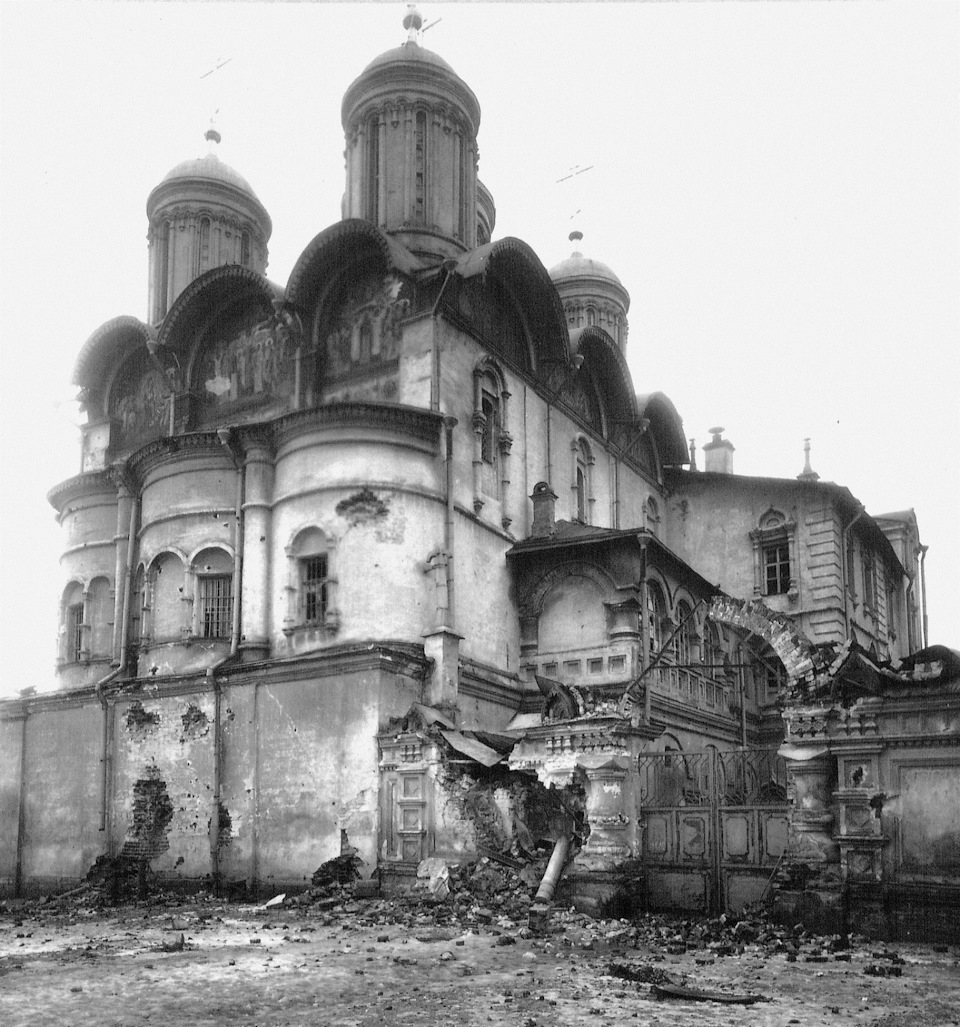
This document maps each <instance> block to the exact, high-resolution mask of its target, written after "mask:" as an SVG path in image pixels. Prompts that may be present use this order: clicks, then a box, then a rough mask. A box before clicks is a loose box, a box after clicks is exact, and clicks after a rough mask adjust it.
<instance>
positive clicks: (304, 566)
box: [283, 527, 339, 636]
mask: <svg viewBox="0 0 960 1027" xmlns="http://www.w3.org/2000/svg"><path fill="white" fill-rule="evenodd" d="M286 552H287V559H288V564H289V566H288V582H287V593H288V599H289V601H288V605H287V616H286V618H285V619H284V629H283V630H284V633H285V634H287V635H288V636H289V635H291V634H293V633H294V632H296V631H298V629H311V628H312V629H317V628H319V629H322V630H324V631H334V630H336V628H337V627H338V626H339V617H338V614H337V611H336V607H335V605H334V599H335V594H336V585H337V581H336V578H335V577H334V574H333V557H334V547H333V543H332V541H331V540H330V538H329V536H327V534H326V533H325V532H323V531H321V530H320V529H319V528H314V527H310V528H304V529H303V530H301V531H300V532H298V534H297V535H296V537H295V538H294V540H293V542H292V543H291V544H290V545H289V546H288V547H287V550H286Z"/></svg>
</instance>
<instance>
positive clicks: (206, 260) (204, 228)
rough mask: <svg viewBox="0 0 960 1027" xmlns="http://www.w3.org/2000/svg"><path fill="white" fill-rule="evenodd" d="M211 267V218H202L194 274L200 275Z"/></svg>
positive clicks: (198, 233)
mask: <svg viewBox="0 0 960 1027" xmlns="http://www.w3.org/2000/svg"><path fill="white" fill-rule="evenodd" d="M209 266H210V218H207V217H203V218H200V225H199V228H198V230H197V256H196V259H195V261H194V267H193V271H194V274H196V275H199V274H200V272H201V271H203V270H204V269H205V268H208V267H209Z"/></svg>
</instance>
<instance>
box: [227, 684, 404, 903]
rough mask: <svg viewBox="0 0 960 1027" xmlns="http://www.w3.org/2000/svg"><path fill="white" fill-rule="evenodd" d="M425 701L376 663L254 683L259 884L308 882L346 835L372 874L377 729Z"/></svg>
mask: <svg viewBox="0 0 960 1027" xmlns="http://www.w3.org/2000/svg"><path fill="white" fill-rule="evenodd" d="M419 698H420V684H419V681H416V680H414V679H413V678H412V677H411V676H409V675H408V674H404V673H399V674H393V673H383V672H382V671H381V670H380V669H378V668H376V667H374V666H370V667H369V668H368V669H359V670H353V671H347V672H345V673H343V674H334V675H332V676H324V677H318V678H315V679H304V680H297V681H294V680H291V681H286V682H281V683H276V684H273V683H269V684H268V683H263V684H261V685H260V686H258V695H257V709H258V730H257V735H258V747H257V750H256V760H257V768H258V770H257V774H258V800H257V803H258V809H259V826H258V829H257V830H258V836H259V838H260V842H259V849H258V861H257V862H258V868H259V879H260V883H261V887H263V888H266V889H267V890H269V888H270V887H271V886H273V887H277V888H279V887H281V886H287V885H296V884H301V885H302V884H306V883H308V882H309V879H310V876H311V874H312V873H313V871H314V870H316V869H317V867H318V866H319V865H320V864H321V863H323V862H325V861H326V860H328V859H332V858H333V857H334V856H337V855H339V853H340V848H341V840H342V837H341V832H346V839H345V841H347V842H348V843H349V844H350V845H352V846H353V847H355V848H356V849H357V850H358V851H359V855H360V858H361V859H362V860H363V861H364V863H365V864H366V865H367V867H368V869H369V870H372V869H373V867H374V866H375V865H376V854H377V834H378V830H379V814H378V803H379V794H378V756H379V754H378V751H377V740H376V735H377V731H378V729H379V728H380V727H381V726H385V725H386V723H387V721H388V720H389V718H390V717H391V716H400V715H402V714H403V713H406V711H407V710H408V709H409V707H410V704H411V703H413V702H415V701H417V700H419ZM235 772H236V771H232V773H235Z"/></svg>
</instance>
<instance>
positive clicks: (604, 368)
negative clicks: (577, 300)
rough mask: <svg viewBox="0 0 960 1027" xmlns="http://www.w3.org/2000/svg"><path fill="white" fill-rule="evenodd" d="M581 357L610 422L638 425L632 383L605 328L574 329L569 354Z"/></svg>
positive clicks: (625, 365) (617, 349)
mask: <svg viewBox="0 0 960 1027" xmlns="http://www.w3.org/2000/svg"><path fill="white" fill-rule="evenodd" d="M578 353H579V354H582V356H583V360H584V366H586V367H588V368H589V369H590V370H591V372H592V375H593V379H594V381H595V382H596V384H597V387H598V388H599V390H600V394H601V396H602V397H603V405H604V410H605V413H606V416H607V419H608V422H609V421H617V422H620V423H629V422H632V421H636V419H637V417H638V414H637V404H636V399H635V397H634V393H633V379H632V378H631V377H630V369H629V368H628V367H627V361H626V358H625V357H624V355H623V352H622V351H621V349H620V347H619V346H618V345H617V344H616V343H615V342H614V341H613V339H612V338H611V337H610V336H609V335H608V334H607V333H606V332H605V331H604V330H603V329H602V328H597V327H595V326H590V327H587V328H575V329H574V330H573V331H571V332H570V354H571V356H576V355H577V354H578Z"/></svg>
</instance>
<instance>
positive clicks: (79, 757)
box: [0, 646, 425, 893]
mask: <svg viewBox="0 0 960 1027" xmlns="http://www.w3.org/2000/svg"><path fill="white" fill-rule="evenodd" d="M424 673H425V667H424V661H423V656H422V651H421V652H420V654H419V655H418V653H417V651H416V648H415V647H412V646H411V647H407V649H404V648H403V647H398V648H396V649H394V650H383V649H381V648H380V647H375V646H364V647H362V649H353V650H352V651H347V650H344V651H341V652H340V653H339V654H338V658H337V659H336V660H332V661H330V660H317V661H315V666H314V671H313V673H312V674H311V675H310V676H300V677H299V678H298V679H286V680H284V679H283V678H282V677H279V675H277V674H276V673H275V674H274V675H273V676H272V677H268V676H266V675H264V674H263V673H262V672H260V673H258V674H254V673H252V672H249V671H245V670H244V671H240V672H237V673H236V674H235V675H234V677H233V678H232V679H229V678H226V677H225V678H224V680H223V681H222V682H221V683H220V700H219V708H220V719H219V726H220V734H219V751H220V772H219V784H220V796H219V803H218V802H217V798H216V794H215V792H216V787H217V773H216V768H215V749H216V747H217V741H216V721H215V713H216V708H217V698H216V693H215V690H214V682H213V680H212V679H211V678H209V677H206V676H204V677H203V678H201V679H199V681H196V682H194V687H193V688H191V689H189V690H188V689H187V688H186V687H185V683H184V682H179V683H173V684H172V685H167V686H166V687H164V684H162V683H157V684H156V685H152V686H150V687H149V688H145V689H140V690H137V691H134V692H131V691H130V690H129V688H127V690H126V691H124V686H114V687H113V690H112V691H110V690H109V686H108V689H107V692H108V693H109V694H107V696H106V700H107V711H108V712H107V718H108V719H107V722H106V725H105V723H104V713H103V709H102V707H101V705H100V703H99V702H98V701H96V699H95V698H93V697H92V696H90V697H89V698H88V700H87V701H86V702H81V703H70V704H66V703H65V702H64V700H63V698H57V699H55V700H49V701H47V702H46V703H45V704H44V702H43V701H42V700H36V701H34V702H33V705H32V706H29V707H28V709H29V713H28V716H27V719H26V741H27V744H26V760H25V762H24V766H25V771H26V773H25V776H24V778H23V793H24V797H25V802H24V824H23V826H24V830H23V831H22V832H21V837H20V844H19V852H20V855H21V861H20V862H21V868H20V877H21V878H22V880H23V883H24V887H25V888H27V889H30V890H32V891H37V890H41V889H42V890H63V889H65V888H68V887H70V886H73V885H75V884H77V883H79V882H80V881H81V880H83V878H84V877H85V876H86V874H87V872H88V871H89V870H90V869H91V867H92V866H93V864H94V863H95V862H96V860H97V859H98V858H99V857H101V856H104V855H108V856H124V857H128V858H130V859H140V858H143V859H144V860H146V861H147V863H148V865H149V868H150V870H151V872H152V873H153V874H156V875H157V876H158V877H159V878H160V880H161V881H166V882H168V883H170V882H178V883H179V884H181V885H185V886H197V885H203V886H209V885H210V884H211V883H212V877H213V875H214V874H217V875H218V877H219V881H220V883H222V884H224V885H228V886H234V885H240V886H241V887H246V886H251V885H252V886H256V885H260V886H262V887H265V888H269V889H283V888H286V887H296V886H297V885H304V884H307V883H309V880H310V877H311V875H312V873H313V871H314V870H316V868H317V867H318V866H319V865H320V864H321V863H323V862H324V861H326V860H328V859H330V858H331V857H333V856H336V855H338V854H339V853H340V850H341V840H342V832H344V831H345V832H346V835H347V839H348V841H349V843H350V844H351V845H352V846H354V847H355V848H356V849H358V850H359V853H360V857H361V859H362V860H363V861H364V863H365V864H366V869H365V876H368V875H369V873H371V872H372V871H373V869H374V867H375V865H376V857H377V836H378V830H379V810H378V802H379V795H378V788H377V774H378V771H377V758H378V753H377V744H376V736H377V731H378V728H379V727H380V725H381V724H382V723H385V722H386V721H387V720H388V719H389V718H390V717H391V716H397V715H399V714H401V713H403V712H405V711H406V710H408V709H409V708H410V705H411V703H413V702H415V701H417V700H418V699H419V698H420V689H421V682H422V679H423V675H424ZM24 705H26V704H24ZM4 712H5V713H6V714H7V716H6V717H5V718H4V719H3V720H2V721H0V741H2V742H3V743H4V744H3V745H2V749H0V799H2V806H0V828H2V830H0V834H2V841H0V888H2V889H3V890H4V891H6V892H7V893H12V892H14V891H15V889H16V885H17V879H18V872H17V867H18V825H19V820H20V817H19V796H20V791H21V774H20V768H21V760H20V738H21V733H22V732H23V730H24V720H23V718H22V717H21V716H18V715H16V714H17V713H18V712H19V710H14V709H13V708H12V704H10V705H8V707H7V708H6V709H5V711H4ZM11 714H13V715H11ZM105 726H106V728H107V735H106V737H107V738H108V740H109V745H108V749H107V754H108V760H107V763H106V769H107V782H106V783H107V805H106V810H105V815H104V816H103V822H104V826H105V829H104V830H101V829H100V825H101V814H102V810H101V795H102V791H101V789H102V784H103V770H104V763H103V762H102V760H101V754H102V751H103V750H102V746H103V740H104V737H105V735H104V728H105Z"/></svg>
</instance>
